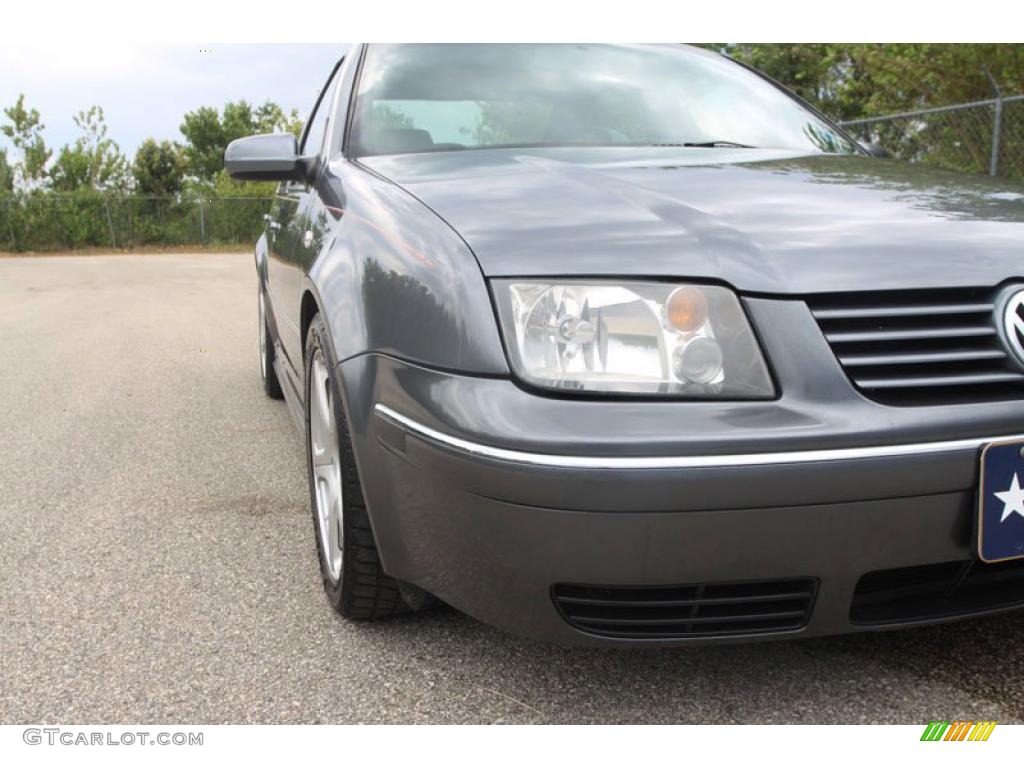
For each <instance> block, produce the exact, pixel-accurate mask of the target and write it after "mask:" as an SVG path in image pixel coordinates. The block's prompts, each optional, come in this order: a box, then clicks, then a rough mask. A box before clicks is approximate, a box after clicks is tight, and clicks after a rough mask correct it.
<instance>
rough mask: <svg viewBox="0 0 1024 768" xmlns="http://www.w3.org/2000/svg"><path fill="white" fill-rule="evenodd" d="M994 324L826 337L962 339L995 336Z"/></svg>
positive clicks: (839, 341) (832, 340) (852, 339)
mask: <svg viewBox="0 0 1024 768" xmlns="http://www.w3.org/2000/svg"><path fill="white" fill-rule="evenodd" d="M995 334H996V329H995V328H993V327H992V326H990V325H989V326H985V325H974V326H965V327H963V328H921V329H916V328H908V329H901V330H895V331H873V330H868V331H839V332H835V333H826V334H825V338H826V339H828V340H829V342H830V343H832V344H849V343H859V342H866V341H912V340H914V339H962V338H964V337H968V336H995Z"/></svg>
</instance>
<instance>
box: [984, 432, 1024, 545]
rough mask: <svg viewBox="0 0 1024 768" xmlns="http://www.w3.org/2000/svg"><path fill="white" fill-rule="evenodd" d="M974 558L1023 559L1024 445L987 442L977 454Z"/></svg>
mask: <svg viewBox="0 0 1024 768" xmlns="http://www.w3.org/2000/svg"><path fill="white" fill-rule="evenodd" d="M978 557H980V558H981V559H982V560H984V561H985V562H986V563H998V562H1002V561H1004V560H1016V559H1018V558H1024V442H1021V441H1017V442H1007V443H990V444H989V445H986V446H985V449H984V450H983V451H982V452H981V482H980V487H979V489H978Z"/></svg>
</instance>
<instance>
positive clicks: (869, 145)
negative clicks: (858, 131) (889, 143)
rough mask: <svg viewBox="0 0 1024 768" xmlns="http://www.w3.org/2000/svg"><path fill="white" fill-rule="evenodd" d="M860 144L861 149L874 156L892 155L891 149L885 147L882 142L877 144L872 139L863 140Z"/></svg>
mask: <svg viewBox="0 0 1024 768" xmlns="http://www.w3.org/2000/svg"><path fill="white" fill-rule="evenodd" d="M860 146H861V149H863V150H864V151H865V152H867V153H868V154H869V155H871V156H872V157H891V155H890V154H889V151H888V150H887V149H886V148H885V147H883V146H881V145H880V144H875V143H874V142H872V141H862V142H860Z"/></svg>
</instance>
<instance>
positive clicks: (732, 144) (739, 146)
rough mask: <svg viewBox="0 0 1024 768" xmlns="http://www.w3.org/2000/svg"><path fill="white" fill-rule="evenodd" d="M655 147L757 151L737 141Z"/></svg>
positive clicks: (666, 144)
mask: <svg viewBox="0 0 1024 768" xmlns="http://www.w3.org/2000/svg"><path fill="white" fill-rule="evenodd" d="M652 146H655V147H704V148H707V149H714V148H716V147H724V148H727V149H757V147H755V146H752V145H750V144H740V143H739V142H736V141H684V142H682V143H678V144H672V143H667V142H666V143H662V144H653V145H652Z"/></svg>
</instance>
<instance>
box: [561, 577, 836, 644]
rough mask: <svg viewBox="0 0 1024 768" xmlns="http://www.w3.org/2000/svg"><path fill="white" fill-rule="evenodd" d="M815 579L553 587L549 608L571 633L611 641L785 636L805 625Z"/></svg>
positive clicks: (814, 589)
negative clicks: (558, 614) (572, 629)
mask: <svg viewBox="0 0 1024 768" xmlns="http://www.w3.org/2000/svg"><path fill="white" fill-rule="evenodd" d="M816 591H817V580H815V579H793V580H788V581H758V582H746V583H730V584H700V585H693V586H681V587H590V586H581V585H575V584H558V585H556V586H555V588H554V589H553V590H552V594H553V596H554V600H555V605H556V606H557V607H558V610H559V611H560V612H561V614H562V616H563V617H564V618H565V620H566V621H568V622H569V623H570V624H571V625H572V626H573V627H575V628H576V629H579V630H582V631H584V632H587V633H589V634H592V635H601V636H603V637H615V638H639V639H644V638H651V639H672V638H687V637H709V636H722V635H745V634H755V633H761V632H786V631H792V630H795V629H800V628H801V627H803V626H804V625H805V624H807V621H808V619H809V618H810V615H811V608H812V606H813V605H814V596H815V593H816Z"/></svg>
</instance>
